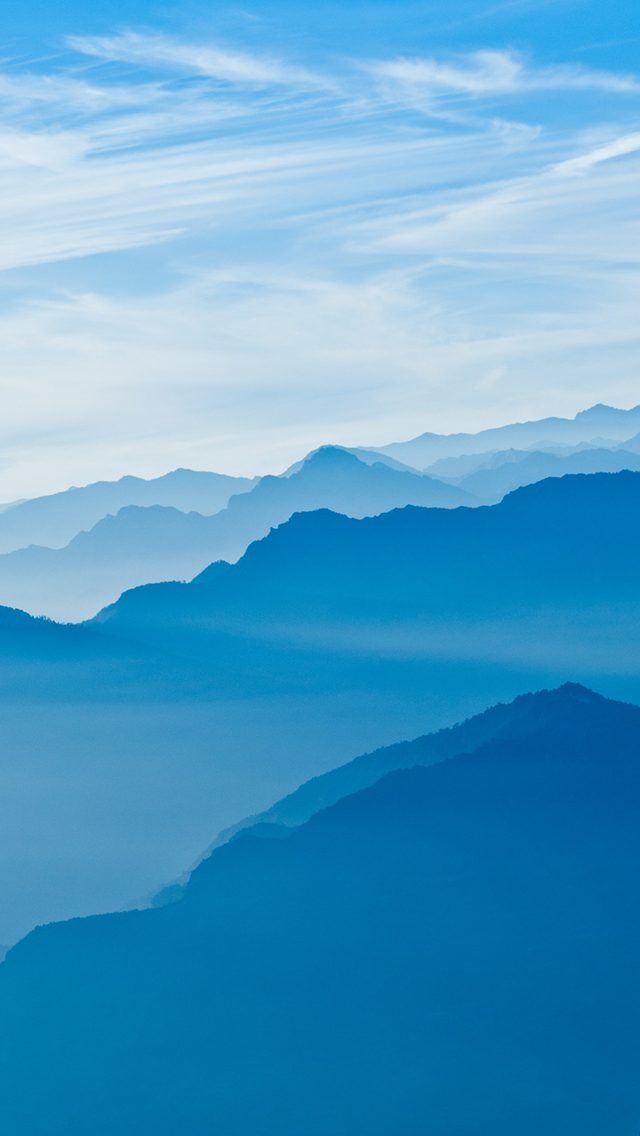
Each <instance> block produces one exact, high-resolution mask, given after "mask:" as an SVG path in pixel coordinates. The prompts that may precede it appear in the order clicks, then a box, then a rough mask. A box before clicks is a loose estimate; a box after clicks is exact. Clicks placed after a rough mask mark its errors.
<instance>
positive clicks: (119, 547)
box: [0, 447, 475, 620]
mask: <svg viewBox="0 0 640 1136" xmlns="http://www.w3.org/2000/svg"><path fill="white" fill-rule="evenodd" d="M198 476H204V475H198ZM208 476H211V477H213V476H216V475H213V474H211V475H208ZM118 484H119V483H118ZM149 484H150V483H149ZM90 488H94V487H90ZM78 492H80V491H78ZM411 503H412V504H418V505H436V504H438V505H442V506H444V507H447V508H453V507H455V506H457V505H460V504H474V503H475V498H473V497H472V496H471V495H470V494H468V493H466V492H465V491H464V490H462V489H458V488H456V487H454V486H450V485H445V484H444V483H443V482H440V481H435V480H433V479H431V478H429V477H425V476H422V475H420V474H415V473H409V472H403V471H398V470H395V469H391V468H389V466H387V465H384V464H383V463H381V462H376V463H374V464H372V465H367V464H365V463H364V462H361V461H359V460H358V458H356V457H354V456H353V455H351V454H348V453H347V452H346V451H344V450H340V449H336V448H334V447H324V448H323V449H321V450H320V451H318V452H317V453H316V454H315V455H313V457H311V458H309V459H308V460H307V461H306V462H304V464H303V466H302V467H301V469H300V470H299V471H298V472H297V473H295V474H293V475H292V476H290V477H288V478H281V477H263V478H262V479H261V480H260V481H258V483H257V484H256V485H255V487H254V488H253V489H251V491H250V492H243V493H240V494H234V495H233V496H231V497H230V499H229V502H228V505H227V507H226V508H224V509H221V510H220V511H219V512H217V513H215V515H214V516H202V515H201V514H200V513H199V512H195V511H192V512H189V513H183V512H181V511H180V510H178V509H174V508H170V507H168V506H159V505H153V506H147V507H144V508H142V507H140V506H136V505H129V506H127V507H126V508H122V509H120V510H119V512H118V513H117V515H116V516H115V517H114V516H110V515H109V516H106V517H103V519H102V520H100V521H98V523H97V524H95V525H94V526H93V528H92V529H91V530H90V531H89V532H80V533H78V534H77V535H76V536H74V538H73V540H71V541H70V543H69V544H68V545H66V547H65V548H61V549H50V548H41V547H37V546H31V547H29V548H24V549H21V550H19V551H16V552H11V553H7V554H5V555H3V556H0V596H1V597H2V598H3V599H4V601H5V603H7V604H11V605H14V606H16V607H21V608H26V609H27V610H29V611H31V612H32V613H33V614H36V615H40V614H44V615H48V616H51V617H55V618H57V619H64V620H71V619H73V620H78V619H82V618H86V617H87V616H89V615H91V614H92V613H93V612H95V611H96V609H97V608H99V607H100V606H103V605H104V604H105V603H107V602H109V601H110V600H112V599H115V598H116V597H117V596H118V595H119V593H120V592H121V591H123V590H124V589H126V588H129V587H132V586H134V585H136V584H139V583H143V582H144V583H146V582H149V581H161V580H167V579H178V580H180V579H188V578H190V577H191V576H193V575H195V573H197V572H200V571H201V570H202V569H204V567H205V566H206V564H207V563H208V562H209V561H211V560H213V559H221V558H224V559H227V560H229V559H230V560H235V559H237V558H238V557H239V556H241V555H242V553H244V551H245V549H246V547H247V545H248V544H249V543H250V542H251V541H252V540H255V539H258V538H260V537H262V536H264V535H266V534H267V533H268V532H269V529H270V528H271V527H272V526H273V525H278V524H281V523H282V522H283V521H286V520H288V519H289V517H290V516H291V514H292V513H293V512H295V511H296V510H309V509H316V508H318V507H330V508H333V509H335V510H337V511H338V512H343V513H345V514H348V515H349V516H366V515H368V514H369V515H371V514H376V513H380V512H383V511H385V510H387V509H390V508H394V507H396V506H398V505H400V506H402V505H406V504H411ZM0 520H1V518H0ZM0 527H1V526H0Z"/></svg>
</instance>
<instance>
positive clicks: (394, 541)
mask: <svg viewBox="0 0 640 1136" xmlns="http://www.w3.org/2000/svg"><path fill="white" fill-rule="evenodd" d="M638 563H640V473H632V472H622V473H617V474H593V475H575V476H568V477H564V478H557V479H556V478H549V479H547V480H545V481H541V482H538V483H536V484H534V485H530V486H526V487H524V488H522V489H518V490H516V491H515V492H514V493H512V494H510V495H509V496H508V497H506V498H504V500H503V501H502V502H501V503H500V504H498V505H494V506H492V507H490V508H487V507H485V508H479V509H455V510H447V509H419V508H413V507H411V506H409V507H407V508H405V509H396V510H393V511H392V512H389V513H384V514H382V515H381V516H378V517H372V518H365V519H362V520H355V519H350V518H348V517H345V516H341V515H339V514H335V513H331V512H329V511H328V510H319V511H317V512H314V513H298V514H294V516H293V517H292V518H291V520H290V521H289V522H288V523H287V524H285V525H282V526H280V527H279V528H278V529H277V530H275V531H273V532H271V533H270V534H269V536H268V537H267V538H266V539H264V540H262V541H257V542H255V543H253V544H252V545H251V546H250V547H249V549H248V550H247V552H246V553H245V555H244V556H243V557H242V559H241V560H240V561H239V562H238V563H237V564H236V565H234V566H232V567H230V568H229V569H228V570H227V571H226V572H225V573H224V574H223V575H222V576H221V577H219V578H217V579H215V580H214V581H213V582H212V583H211V584H210V585H208V586H203V585H202V584H201V583H199V582H194V583H193V584H185V585H180V584H174V585H159V586H153V585H150V586H147V587H143V588H138V589H135V590H133V591H131V592H127V593H125V594H124V595H123V596H121V598H120V599H119V600H118V602H117V603H116V604H114V605H111V606H110V607H108V608H107V609H105V610H104V611H103V612H101V613H100V614H99V615H98V616H97V617H96V619H95V620H94V621H93V626H95V627H100V626H101V627H102V628H103V629H104V630H105V631H108V632H109V633H111V634H113V633H115V634H118V635H121V636H124V637H131V638H136V639H140V640H143V641H146V642H149V643H154V644H155V643H158V642H163V643H165V645H166V642H167V638H168V637H176V642H178V641H179V642H180V643H181V644H182V647H181V649H183V650H193V651H195V652H196V653H197V652H198V651H206V652H208V653H209V652H210V648H209V647H208V646H205V644H207V642H208V640H209V637H210V636H211V635H212V634H214V633H215V634H216V635H218V636H223V637H224V641H225V642H226V643H227V645H228V646H229V649H230V650H232V652H234V651H236V650H240V651H244V650H252V651H256V652H258V651H259V650H260V649H264V645H265V644H266V643H267V642H269V643H271V644H272V645H274V646H275V645H278V647H279V648H282V649H284V650H287V651H288V650H290V649H293V648H297V649H299V650H301V651H305V650H314V651H316V652H317V651H320V652H322V651H323V650H330V651H341V652H345V653H347V654H350V655H354V656H357V655H359V654H361V655H364V656H366V655H368V654H370V653H373V654H375V655H376V656H378V657H380V656H381V655H388V656H389V657H393V655H394V654H398V655H399V656H400V657H403V656H404V657H407V656H414V657H415V656H416V655H417V656H423V657H424V656H432V657H442V658H447V657H448V658H451V657H456V656H458V657H462V658H479V657H484V658H487V657H492V658H496V657H509V658H511V660H512V661H513V662H515V660H516V659H521V660H525V659H527V658H531V657H532V656H531V652H544V653H545V655H546V657H547V658H548V659H552V658H554V655H556V654H557V652H558V651H560V652H564V657H565V658H566V657H567V651H568V649H569V648H568V644H569V643H570V642H573V643H574V645H576V648H577V644H579V643H581V644H582V646H581V647H580V652H579V654H578V656H577V657H579V658H580V659H581V664H584V663H585V661H586V659H587V658H591V659H592V660H593V661H595V659H596V658H597V657H599V658H600V660H601V662H602V660H603V659H604V655H605V653H606V650H607V649H608V648H607V647H606V644H607V643H608V642H609V641H610V637H611V635H613V636H614V639H615V641H616V643H617V647H616V648H615V649H616V650H617V651H618V652H620V651H624V652H626V655H625V658H626V657H627V655H629V664H628V665H630V666H632V668H633V669H634V673H635V668H636V666H637V664H638V661H639V660H638V658H637V646H636V645H635V644H636V641H635V638H634V636H633V632H632V628H631V627H629V628H627V630H626V631H625V630H624V628H623V627H621V626H620V622H619V619H618V620H616V621H615V624H614V623H612V615H611V605H614V606H617V608H618V610H620V611H622V610H623V609H625V605H626V608H628V607H629V605H631V607H633V608H634V609H635V606H636V605H637V604H638V601H639V598H640V597H639V594H638V584H639V579H638V569H637V564H638ZM605 609H606V610H608V611H609V616H606V615H605V614H604V612H605ZM598 612H600V615H598ZM552 613H553V614H552ZM561 613H565V614H564V616H561ZM567 613H572V614H571V617H570V625H569V626H564V625H562V619H564V618H568V614H567ZM541 620H542V621H543V622H544V621H546V623H545V626H546V631H545V636H544V638H543V639H541V637H540V632H541V627H542V624H541V623H540V621H541ZM558 620H560V622H557V621H558ZM599 621H600V622H602V623H603V627H602V628H599V631H598V635H597V636H596V635H595V627H596V624H598V626H599ZM471 625H473V634H470V633H469V628H470V626H471ZM607 628H608V630H607ZM603 636H604V637H603ZM248 643H251V648H249V647H248V646H247V644H248ZM187 644H190V646H187ZM231 644H233V647H231ZM258 644H262V648H260V647H259V646H258ZM623 644H624V646H623ZM221 649H222V648H221ZM629 653H630V654H629ZM618 661H619V662H621V656H619V659H618ZM626 665H627V664H626V663H625V666H626Z"/></svg>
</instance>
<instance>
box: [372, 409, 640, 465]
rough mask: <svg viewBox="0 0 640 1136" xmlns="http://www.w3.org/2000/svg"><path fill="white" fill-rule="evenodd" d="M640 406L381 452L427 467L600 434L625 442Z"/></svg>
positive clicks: (639, 419) (426, 439) (432, 438)
mask: <svg viewBox="0 0 640 1136" xmlns="http://www.w3.org/2000/svg"><path fill="white" fill-rule="evenodd" d="M639 426H640V406H635V407H633V408H632V409H631V410H618V409H617V408H616V407H614V406H603V405H602V404H599V405H597V406H592V407H590V408H589V410H582V411H580V413H579V414H576V416H575V418H542V419H540V420H539V421H537V422H515V423H512V424H511V425H509V426H498V427H496V428H495V429H492V430H481V431H480V432H479V433H478V434H421V435H420V437H419V438H413V439H412V440H411V441H409V442H392V443H391V445H389V446H379V447H378V449H379V450H380V452H381V453H383V454H386V455H388V456H389V457H392V458H395V459H396V460H397V461H401V462H406V464H407V465H410V466H413V467H414V468H415V469H426V468H427V466H429V465H431V464H432V463H433V462H435V461H437V460H438V459H439V458H447V457H459V456H460V455H461V454H476V453H480V452H482V451H484V450H506V449H509V448H511V447H513V448H514V449H521V450H522V449H530V448H531V447H532V446H536V445H540V446H541V445H548V444H551V443H553V442H561V443H568V444H570V445H572V444H575V443H577V442H589V441H591V439H592V438H596V437H601V438H608V439H612V440H617V441H620V442H623V441H624V440H625V439H626V438H631V437H632V435H635V434H637V433H638V427H639Z"/></svg>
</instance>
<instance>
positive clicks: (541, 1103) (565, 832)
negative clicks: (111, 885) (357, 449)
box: [0, 689, 640, 1136]
mask: <svg viewBox="0 0 640 1136" xmlns="http://www.w3.org/2000/svg"><path fill="white" fill-rule="evenodd" d="M549 698H551V699H552V700H555V701H556V702H557V703H558V704H559V708H558V712H557V713H556V714H555V721H554V723H553V725H551V723H549V722H547V723H544V722H542V721H541V729H540V731H539V732H534V733H532V734H531V735H530V736H529V737H527V738H523V739H522V738H521V739H519V740H511V739H509V740H506V739H505V740H496V741H493V742H490V743H487V744H485V745H484V746H481V747H480V748H479V749H477V750H476V751H475V752H474V753H472V754H467V755H464V754H463V755H459V756H457V757H454V758H452V759H451V760H448V761H443V762H440V763H439V764H437V765H434V766H431V767H430V768H420V767H417V768H413V769H408V770H401V771H398V772H395V773H392V774H389V775H387V776H386V777H384V778H383V779H382V780H380V781H379V782H378V783H377V784H376V785H374V786H372V787H370V788H368V789H365V790H363V791H361V792H359V793H356V794H354V795H352V796H349V797H346V798H344V799H342V800H341V801H339V802H338V803H337V804H335V805H333V806H332V807H331V808H329V809H327V810H325V811H323V812H321V813H319V814H317V815H316V816H314V817H313V818H312V819H311V820H310V821H309V822H307V824H305V825H304V826H302V827H301V828H299V829H296V830H293V832H292V834H291V835H290V836H289V837H288V838H287V839H282V840H266V839H259V838H258V837H257V836H251V835H250V834H246V835H243V836H242V837H241V838H238V839H236V840H234V841H233V842H232V843H230V844H229V845H226V846H225V847H224V848H220V849H218V850H217V851H216V852H214V854H213V855H212V856H211V857H210V858H209V859H208V860H207V861H205V862H204V863H203V864H201V866H200V867H199V868H198V869H197V871H196V872H195V873H194V874H193V877H192V880H191V882H190V884H189V887H188V889H187V892H186V896H185V899H184V900H182V901H181V902H180V903H177V904H174V905H172V906H169V907H164V908H162V909H160V910H154V911H143V912H130V913H127V914H123V915H116V916H105V917H99V918H92V919H88V920H82V921H77V920H76V921H72V922H69V923H66V924H57V925H52V926H49V927H45V928H40V929H38V930H37V931H35V932H34V933H32V934H31V935H30V936H28V938H27V939H25V940H24V941H23V942H22V943H20V944H19V945H18V946H17V947H15V948H14V949H13V950H12V951H11V952H10V953H9V955H8V957H7V960H6V962H5V963H4V964H2V966H1V967H0V1006H1V1013H2V1021H3V1030H2V1033H1V1034H0V1051H1V1053H2V1061H1V1062H0V1069H1V1074H0V1075H1V1077H2V1084H1V1085H0V1088H1V1092H0V1123H1V1125H2V1129H3V1131H4V1132H6V1133H7V1136H35V1134H38V1136H40V1134H44V1133H47V1136H61V1134H62V1133H65V1136H85V1133H87V1132H91V1133H92V1134H95V1136H103V1134H104V1136H106V1134H107V1133H109V1134H111V1133H113V1132H115V1131H117V1132H118V1133H122V1134H123V1136H133V1134H134V1133H135V1134H136V1136H138V1134H139V1133H141V1132H145V1133H147V1132H148V1133H153V1134H154V1136H169V1134H170V1133H171V1134H174V1133H176V1132H180V1133H185V1134H187V1133H188V1134H189V1136H204V1134H205V1133H207V1134H209V1133H211V1132H220V1133H224V1134H225V1136H246V1134H247V1133H251V1134H252V1136H294V1134H295V1136H299V1134H300V1133H304V1134H305V1136H338V1134H340V1136H352V1134H353V1136H356V1134H357V1136H365V1134H366V1136H397V1134H398V1133H402V1134H403V1136H423V1134H424V1133H429V1136H469V1133H474V1136H513V1134H514V1133H517V1134H518V1136H540V1133H541V1132H544V1133H548V1134H549V1136H567V1134H568V1133H571V1134H572V1136H573V1134H574V1133H575V1134H576V1136H577V1134H578V1133H580V1134H581V1136H604V1134H605V1133H606V1134H607V1136H608V1134H609V1133H612V1132H615V1133H632V1132H635V1131H636V1130H637V1128H638V1114H639V1112H640V1082H639V1076H638V1067H639V1064H640V968H639V967H638V962H637V938H638V914H637V910H638V893H639V888H640V824H639V821H640V815H639V812H640V759H639V753H640V710H639V709H638V708H636V707H630V706H625V705H620V704H617V705H616V704H614V705H612V704H611V703H606V702H605V701H604V700H602V699H600V698H599V697H598V696H596V695H590V694H589V692H587V691H584V690H582V691H576V690H575V689H573V690H572V689H569V690H566V691H560V692H553V693H552V694H551V695H544V694H542V695H540V696H538V701H539V703H544V702H545V700H548V699H549ZM562 704H564V705H565V706H567V707H568V717H567V718H566V719H565V718H564V717H563V713H562ZM577 723H579V727H578V728H577V729H576V724H577Z"/></svg>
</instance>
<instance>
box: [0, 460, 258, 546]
mask: <svg viewBox="0 0 640 1136" xmlns="http://www.w3.org/2000/svg"><path fill="white" fill-rule="evenodd" d="M257 481H258V478H257V477H254V478H253V479H250V478H248V477H227V476H226V474H221V473H201V472H197V471H195V470H193V469H174V470H173V472H172V473H167V474H165V475H164V477H156V478H153V479H152V480H151V481H145V480H143V478H141V477H121V478H120V480H119V481H96V482H95V484H94V485H85V486H83V487H82V488H80V489H77V488H75V487H73V488H72V489H67V490H65V491H64V492H63V493H53V494H51V495H50V496H48V497H34V498H33V499H32V500H30V501H24V502H21V503H20V504H18V505H15V506H12V507H9V509H8V510H7V511H6V512H3V513H2V516H1V517H0V553H3V552H13V551H14V550H15V549H18V548H26V546H27V545H29V544H38V545H45V546H46V547H47V548H63V547H64V545H66V544H68V543H69V541H70V540H72V539H73V537H74V536H75V535H76V533H79V532H81V531H82V530H84V529H90V528H92V527H93V526H94V525H95V524H97V522H98V521H99V520H101V519H102V517H104V516H106V514H107V513H117V512H118V510H119V509H123V508H125V507H126V506H127V505H142V506H149V505H167V506H170V507H171V508H173V509H180V510H181V512H185V513H189V512H191V511H194V510H195V511H196V512H198V513H204V514H205V515H209V514H211V513H217V512H218V510H220V509H224V507H225V505H226V504H227V502H228V500H229V498H230V496H231V494H232V493H245V492H247V491H248V490H249V489H252V488H253V486H254V485H255V484H256V483H257Z"/></svg>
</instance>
